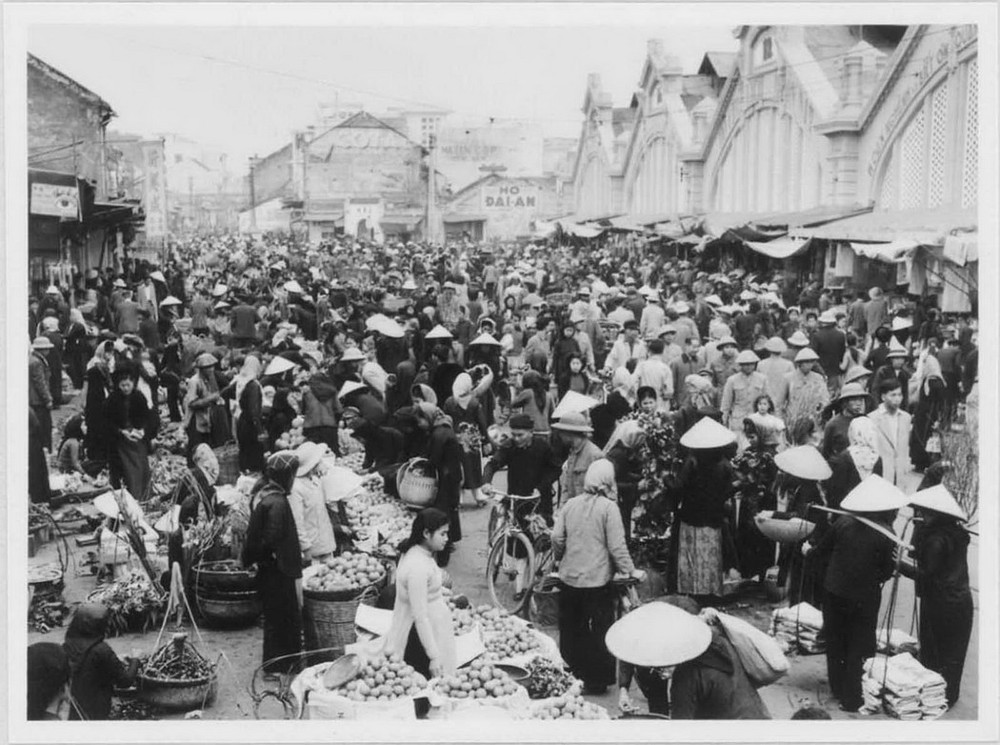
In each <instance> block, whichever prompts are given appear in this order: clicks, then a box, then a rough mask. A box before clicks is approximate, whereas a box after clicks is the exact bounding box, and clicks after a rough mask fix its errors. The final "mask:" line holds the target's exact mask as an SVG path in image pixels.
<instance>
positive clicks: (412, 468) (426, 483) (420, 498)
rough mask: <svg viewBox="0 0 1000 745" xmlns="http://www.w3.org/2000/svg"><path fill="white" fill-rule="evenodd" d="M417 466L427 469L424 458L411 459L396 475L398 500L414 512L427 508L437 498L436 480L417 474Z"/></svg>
mask: <svg viewBox="0 0 1000 745" xmlns="http://www.w3.org/2000/svg"><path fill="white" fill-rule="evenodd" d="M418 465H419V466H422V467H427V466H428V465H429V464H428V461H427V460H426V459H425V458H412V459H410V460H409V461H408V462H407V463H406V465H404V466H403V467H402V468H400V469H399V471H397V473H396V489H397V490H398V491H399V498H400V499H401V500H402V501H403V503H404V504H405V505H406V506H407V507H409V508H410V509H415V510H421V509H423V508H424V507H429V506H430V505H432V504H433V503H434V499H435V498H436V497H437V478H432V477H430V476H422V475H420V474H418V473H417V472H416V467H417V466H418Z"/></svg>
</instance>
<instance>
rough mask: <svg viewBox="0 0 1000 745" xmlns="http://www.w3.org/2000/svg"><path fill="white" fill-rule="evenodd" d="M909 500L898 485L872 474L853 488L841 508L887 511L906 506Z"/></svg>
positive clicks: (854, 510) (857, 510) (859, 510)
mask: <svg viewBox="0 0 1000 745" xmlns="http://www.w3.org/2000/svg"><path fill="white" fill-rule="evenodd" d="M909 502H910V500H909V499H907V497H906V495H905V494H903V492H902V491H901V490H900V489H899V488H898V487H896V486H895V485H894V484H890V483H889V482H888V481H886V480H885V479H884V478H882V477H881V476H878V475H876V474H872V475H871V476H869V477H868V478H866V479H865V480H864V481H862V482H861V483H860V484H858V485H857V486H855V487H854V488H853V489H851V491H850V493H849V494H848V495H847V496H846V497H844V501H843V502H841V503H840V508H841V509H843V510H849V511H851V512H887V511H888V510H898V509H899V508H900V507H905V506H906V505H907V504H909Z"/></svg>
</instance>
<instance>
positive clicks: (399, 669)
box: [334, 654, 427, 701]
mask: <svg viewBox="0 0 1000 745" xmlns="http://www.w3.org/2000/svg"><path fill="white" fill-rule="evenodd" d="M426 685H427V681H426V680H425V679H424V677H423V676H422V675H421V674H420V673H418V672H417V671H416V670H414V669H413V668H412V667H410V666H409V665H407V664H406V663H405V662H403V658H402V657H400V656H399V655H397V654H394V655H376V656H374V657H372V658H370V659H367V660H365V662H364V663H363V664H362V665H361V670H360V671H359V672H358V675H357V677H356V678H355V679H354V680H352V681H350V682H348V683H346V684H344V685H343V686H341V687H340V688H336V689H334V690H335V692H336V693H339V694H340V695H342V696H344V697H346V698H349V699H350V700H351V701H393V700H395V699H398V698H404V697H406V696H416V695H417V694H418V693H419V692H420V691H421V690H423V688H424V687H425V686H426Z"/></svg>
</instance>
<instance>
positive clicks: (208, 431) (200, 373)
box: [184, 352, 231, 458]
mask: <svg viewBox="0 0 1000 745" xmlns="http://www.w3.org/2000/svg"><path fill="white" fill-rule="evenodd" d="M218 364H219V361H218V360H217V359H216V358H215V357H213V356H212V355H211V354H209V353H208V352H204V353H202V354H200V355H198V358H197V359H196V360H195V367H196V368H197V372H196V373H195V374H194V375H192V376H191V378H190V379H189V380H188V382H187V384H188V389H187V394H186V395H185V396H184V409H185V411H186V412H187V423H186V425H185V428H186V429H187V436H188V457H189V458H190V457H191V454H192V453H193V452H194V449H195V448H196V447H198V445H200V444H201V443H203V442H205V443H208V445H209V446H211V447H212V448H217V447H220V446H222V445H225V444H226V442H228V441H229V439H230V437H231V435H230V432H229V417H228V414H227V412H226V402H225V400H223V398H222V391H221V388H220V386H219V379H218V377H217V375H216V367H217V366H218Z"/></svg>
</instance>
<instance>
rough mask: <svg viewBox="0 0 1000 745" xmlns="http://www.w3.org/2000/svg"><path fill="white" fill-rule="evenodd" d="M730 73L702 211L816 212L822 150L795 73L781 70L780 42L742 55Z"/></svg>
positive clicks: (808, 98) (823, 184)
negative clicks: (765, 56)
mask: <svg viewBox="0 0 1000 745" xmlns="http://www.w3.org/2000/svg"><path fill="white" fill-rule="evenodd" d="M768 41H770V42H771V44H770V45H768V46H769V47H770V50H769V51H770V55H771V56H769V57H768V59H766V60H765V59H763V50H762V47H763V45H764V44H765V43H766V42H768ZM737 68H738V72H737V73H734V75H735V76H736V79H735V80H734V81H732V82H731V84H730V85H729V86H727V88H726V89H725V90H724V93H723V100H722V101H721V102H720V107H719V111H718V114H717V115H716V116H717V120H716V122H715V123H714V126H713V130H714V136H713V138H712V141H711V144H710V148H709V151H708V153H707V156H706V158H705V170H704V174H705V175H704V178H705V183H704V189H703V197H704V200H705V201H704V205H703V206H704V210H705V211H708V212H712V211H717V212H779V211H792V210H804V209H809V208H811V207H816V206H818V205H820V204H823V203H824V198H825V196H826V195H827V194H826V192H828V191H829V183H828V179H827V173H826V171H827V170H828V167H827V160H826V157H827V154H828V147H829V143H828V141H827V139H826V138H825V137H824V136H823V135H821V134H817V133H815V132H814V131H813V124H814V123H815V122H816V121H817V119H818V116H817V112H816V110H815V107H814V103H813V101H812V95H811V94H812V91H810V89H809V88H807V86H806V85H804V84H803V83H802V82H801V81H800V79H799V75H798V67H796V68H791V67H789V66H788V65H787V63H786V61H785V59H784V56H783V54H782V52H781V39H780V37H779V34H777V33H769V34H768V35H766V36H765V37H764V38H760V39H757V40H756V42H755V43H754V44H753V45H752V46H750V47H745V48H744V49H743V51H742V52H741V54H740V58H739V62H738V64H737ZM719 117H721V118H719Z"/></svg>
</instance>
